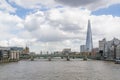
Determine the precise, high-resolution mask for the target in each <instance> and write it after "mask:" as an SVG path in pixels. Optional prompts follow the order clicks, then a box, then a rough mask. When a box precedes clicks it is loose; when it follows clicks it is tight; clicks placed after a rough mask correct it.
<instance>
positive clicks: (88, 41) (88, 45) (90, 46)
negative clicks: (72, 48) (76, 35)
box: [86, 20, 93, 52]
mask: <svg viewBox="0 0 120 80" xmlns="http://www.w3.org/2000/svg"><path fill="white" fill-rule="evenodd" d="M92 49H93V42H92V31H91V24H90V20H88V28H87V36H86V51H87V52H91V51H92Z"/></svg>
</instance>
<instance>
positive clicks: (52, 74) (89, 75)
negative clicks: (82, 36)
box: [0, 59, 120, 80]
mask: <svg viewBox="0 0 120 80" xmlns="http://www.w3.org/2000/svg"><path fill="white" fill-rule="evenodd" d="M0 80H120V65H119V64H114V63H113V62H108V61H97V60H88V61H83V60H81V59H72V60H71V61H66V60H64V59H63V60H61V59H53V60H52V61H48V60H45V59H36V60H35V61H29V60H26V61H19V62H13V63H6V64H0Z"/></svg>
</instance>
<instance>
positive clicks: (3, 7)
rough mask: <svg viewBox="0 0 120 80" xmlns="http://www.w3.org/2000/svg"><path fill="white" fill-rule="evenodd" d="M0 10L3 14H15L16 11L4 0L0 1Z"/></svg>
mask: <svg viewBox="0 0 120 80" xmlns="http://www.w3.org/2000/svg"><path fill="white" fill-rule="evenodd" d="M0 10H2V11H4V12H15V11H16V9H15V8H13V7H12V6H11V5H10V4H9V3H8V2H7V1H6V0H0Z"/></svg>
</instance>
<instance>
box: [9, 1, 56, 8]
mask: <svg viewBox="0 0 120 80" xmlns="http://www.w3.org/2000/svg"><path fill="white" fill-rule="evenodd" d="M9 1H10V2H11V3H14V4H17V5H19V6H21V7H23V8H26V9H40V8H43V7H49V6H54V5H55V1H54V0H9Z"/></svg>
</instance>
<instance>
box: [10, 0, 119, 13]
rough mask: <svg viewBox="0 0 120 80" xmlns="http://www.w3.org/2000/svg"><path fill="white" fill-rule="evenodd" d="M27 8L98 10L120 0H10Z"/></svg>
mask: <svg viewBox="0 0 120 80" xmlns="http://www.w3.org/2000/svg"><path fill="white" fill-rule="evenodd" d="M9 2H11V3H14V4H17V5H19V6H21V7H23V8H26V9H42V8H53V7H56V6H64V7H66V6H69V7H77V8H79V7H80V8H85V9H88V10H91V11H93V10H97V9H100V8H106V7H109V6H110V5H113V4H118V3H120V0H110V1H109V0H9Z"/></svg>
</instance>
